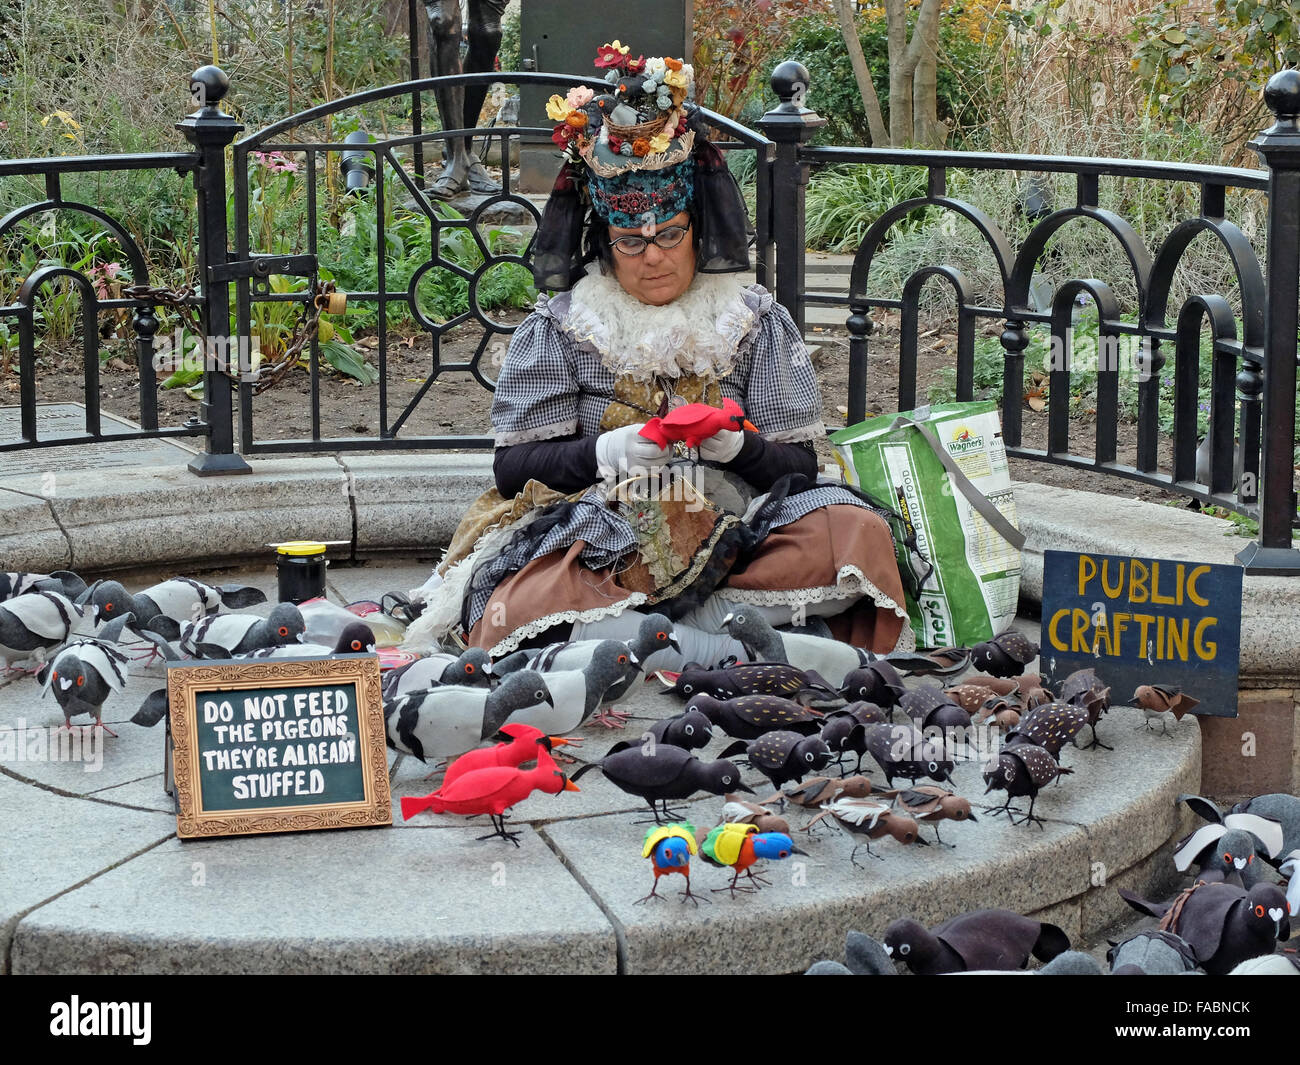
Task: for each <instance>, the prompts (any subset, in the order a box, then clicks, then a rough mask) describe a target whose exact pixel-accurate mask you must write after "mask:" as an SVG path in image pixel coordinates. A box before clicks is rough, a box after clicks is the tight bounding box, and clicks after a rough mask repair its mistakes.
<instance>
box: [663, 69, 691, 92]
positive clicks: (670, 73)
mask: <svg viewBox="0 0 1300 1065" xmlns="http://www.w3.org/2000/svg"><path fill="white" fill-rule="evenodd" d="M664 84H665V85H672V86H675V87H676V88H679V89H684V88H686V86H687V85H688V84H689V82H688V81H687V80H686V73H685V71H682V70H672V69H669V70H666V71H664Z"/></svg>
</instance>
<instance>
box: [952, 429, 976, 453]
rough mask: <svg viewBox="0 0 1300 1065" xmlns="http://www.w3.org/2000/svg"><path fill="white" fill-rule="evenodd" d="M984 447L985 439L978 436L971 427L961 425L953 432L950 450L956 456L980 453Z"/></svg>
mask: <svg viewBox="0 0 1300 1065" xmlns="http://www.w3.org/2000/svg"><path fill="white" fill-rule="evenodd" d="M983 446H984V437H982V436H976V435H975V434H974V433H973V432H971V430H970V427H969V426H966V425H959V426H957V428H956V429H954V430H953V434H952V441H951V443H949V444H948V450H949V451H950V452H951V453H952V454H954V455H964V454H966V452H967V451H978V450H980V449H981V448H983Z"/></svg>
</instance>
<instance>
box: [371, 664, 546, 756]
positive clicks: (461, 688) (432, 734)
mask: <svg viewBox="0 0 1300 1065" xmlns="http://www.w3.org/2000/svg"><path fill="white" fill-rule="evenodd" d="M539 704H546V705H548V706H549V705H552V700H551V693H550V691H549V690H548V689H547V687H546V681H545V680H544V679H543V677H542V675H541V674H540V673H536V672H534V671H533V670H531V669H524V670H520V671H519V672H518V673H514V674H511V675H510V676H509V677H507V678H506V679H505V680H503V681H502V682H501V684H500V685H499V686H497V687H496V688H493V689H491V690H489V689H487V688H470V687H467V686H465V685H458V684H446V685H443V686H442V687H438V688H430V689H429V690H428V691H423V692H413V693H411V694H410V695H403V696H401V697H400V698H397V699H393V700H386V701H385V702H384V720H385V722H386V725H387V731H388V745H389V746H390V747H392V748H393V749H394V750H395V751H401V752H402V753H403V754H413V755H415V757H416V758H418V759H420V761H422V762H425V761H428V760H429V759H430V758H454V757H458V756H460V755H462V754H464V753H465V752H466V751H469V750H473V749H474V748H475V747H477V746H478V745H479V744H480V743H482V742H483V741H484V740H486V739H490V738H491V737H493V736H495V735H496V734H497V732H499V731H500V729H501V726H502V725H504V724H505V723H506V722H507V721H509V720H510V716H511V715H512V714H514V713H515V712H517V711H520V710H527V709H529V708H531V707H536V706H538V705H539Z"/></svg>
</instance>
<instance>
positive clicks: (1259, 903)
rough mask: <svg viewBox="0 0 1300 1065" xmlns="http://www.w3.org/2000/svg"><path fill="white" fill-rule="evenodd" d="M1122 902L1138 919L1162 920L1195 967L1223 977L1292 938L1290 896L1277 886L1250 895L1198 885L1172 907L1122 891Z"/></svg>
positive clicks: (1263, 886) (1259, 887) (1234, 889)
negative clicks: (1192, 957) (1142, 916)
mask: <svg viewBox="0 0 1300 1065" xmlns="http://www.w3.org/2000/svg"><path fill="white" fill-rule="evenodd" d="M1117 890H1118V891H1119V894H1120V897H1121V898H1123V900H1124V901H1125V902H1127V903H1128V904H1129V905H1130V906H1132V907H1133V908H1134V909H1135V910H1137V911H1138V912H1139V913H1146V914H1150V915H1151V916H1152V917H1159V918H1160V919H1161V920H1160V929H1161V931H1167V932H1173V933H1174V934H1175V935H1176V936H1179V937H1180V938H1182V939H1183V940H1184V941H1186V943H1187V945H1188V946H1189V947H1191V948H1192V953H1193V954H1194V955H1195V957H1196V963H1197V964H1198V965H1199V966H1200V967H1201V968H1202V969H1204V970H1205V971H1206V972H1207V973H1209V974H1210V975H1211V976H1222V975H1224V974H1225V973H1228V972H1230V971H1231V970H1232V969H1234V968H1236V966H1237V965H1239V964H1240V963H1241V962H1243V961H1245V960H1246V959H1247V958H1256V957H1259V956H1260V955H1261V954H1272V953H1273V951H1274V948H1275V947H1276V945H1277V940H1279V939H1287V938H1288V937H1289V936H1290V935H1291V926H1290V921H1289V920H1288V915H1287V904H1286V896H1285V895H1284V894H1283V893H1282V889H1281V888H1279V887H1278V886H1277V885H1276V884H1256V885H1255V886H1254V887H1252V888H1250V889H1249V890H1246V889H1244V888H1239V887H1237V886H1236V885H1234V884H1224V883H1219V884H1206V883H1200V884H1195V885H1193V886H1192V887H1190V888H1187V889H1186V890H1185V891H1183V893H1182V894H1180V895H1179V896H1178V897H1177V898H1175V899H1173V900H1171V901H1169V902H1149V901H1147V900H1146V899H1144V898H1141V897H1140V896H1137V895H1134V894H1131V893H1130V892H1127V891H1125V890H1124V889H1123V888H1119V889H1117Z"/></svg>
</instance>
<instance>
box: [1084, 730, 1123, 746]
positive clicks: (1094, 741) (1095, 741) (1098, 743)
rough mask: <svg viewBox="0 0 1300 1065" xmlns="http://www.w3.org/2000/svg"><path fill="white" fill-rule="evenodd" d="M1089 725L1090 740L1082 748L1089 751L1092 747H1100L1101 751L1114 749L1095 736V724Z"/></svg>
mask: <svg viewBox="0 0 1300 1065" xmlns="http://www.w3.org/2000/svg"><path fill="white" fill-rule="evenodd" d="M1091 727H1092V742H1091V743H1090V744H1088V746H1087V747H1084V748H1083V750H1085V751H1090V750H1092V749H1093V748H1094V747H1100V748H1101V749H1102V750H1103V751H1113V750H1114V749H1115V748H1114V747H1111V746H1109V745H1108V744H1105V743H1102V742H1101V740H1100V739H1099V738H1098V737H1097V726H1096V725H1092V726H1091Z"/></svg>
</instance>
